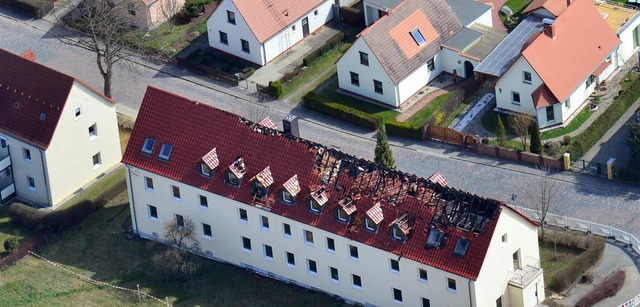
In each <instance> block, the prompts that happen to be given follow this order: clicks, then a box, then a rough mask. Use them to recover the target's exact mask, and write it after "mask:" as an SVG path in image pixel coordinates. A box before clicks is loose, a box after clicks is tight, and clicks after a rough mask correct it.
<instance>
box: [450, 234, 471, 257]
mask: <svg viewBox="0 0 640 307" xmlns="http://www.w3.org/2000/svg"><path fill="white" fill-rule="evenodd" d="M468 247H469V240H467V239H463V238H458V242H457V243H456V248H455V249H454V250H453V254H454V255H456V256H460V257H464V256H465V255H466V254H467V248H468Z"/></svg>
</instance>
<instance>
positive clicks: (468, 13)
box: [447, 0, 491, 26]
mask: <svg viewBox="0 0 640 307" xmlns="http://www.w3.org/2000/svg"><path fill="white" fill-rule="evenodd" d="M447 3H448V4H449V6H450V7H451V10H452V11H453V13H454V14H455V15H456V17H458V20H460V23H461V24H462V25H463V26H468V25H469V24H470V23H471V22H473V21H474V20H476V19H478V18H479V17H480V16H482V14H484V13H485V12H486V11H488V10H491V7H490V6H488V5H486V4H484V3H480V2H476V1H473V0H447Z"/></svg>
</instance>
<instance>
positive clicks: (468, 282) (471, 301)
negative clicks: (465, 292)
mask: <svg viewBox="0 0 640 307" xmlns="http://www.w3.org/2000/svg"><path fill="white" fill-rule="evenodd" d="M467 286H468V287H469V306H471V307H473V298H472V296H471V279H469V280H468V281H467Z"/></svg>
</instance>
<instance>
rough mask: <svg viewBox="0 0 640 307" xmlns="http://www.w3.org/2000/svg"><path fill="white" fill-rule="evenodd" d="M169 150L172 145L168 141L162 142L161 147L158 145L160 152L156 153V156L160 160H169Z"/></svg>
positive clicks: (171, 148)
mask: <svg viewBox="0 0 640 307" xmlns="http://www.w3.org/2000/svg"><path fill="white" fill-rule="evenodd" d="M171 150H173V145H171V144H169V143H162V147H160V154H158V158H159V159H160V160H164V161H169V157H171Z"/></svg>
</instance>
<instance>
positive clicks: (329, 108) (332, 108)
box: [302, 92, 388, 130]
mask: <svg viewBox="0 0 640 307" xmlns="http://www.w3.org/2000/svg"><path fill="white" fill-rule="evenodd" d="M302 101H303V103H304V107H305V108H307V109H311V110H314V111H316V112H319V113H322V114H325V115H329V116H332V117H335V118H338V119H342V120H344V121H347V122H350V123H353V124H356V125H358V126H362V127H366V128H369V129H371V130H375V129H376V127H377V125H378V119H377V118H375V117H373V116H371V115H369V114H367V113H364V112H361V111H358V110H355V109H352V108H349V107H347V106H344V105H341V104H339V103H335V102H333V101H330V100H327V99H324V98H322V97H320V96H318V94H316V93H314V92H309V93H307V94H306V95H305V96H304V97H303V98H302ZM387 128H388V126H387Z"/></svg>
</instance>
